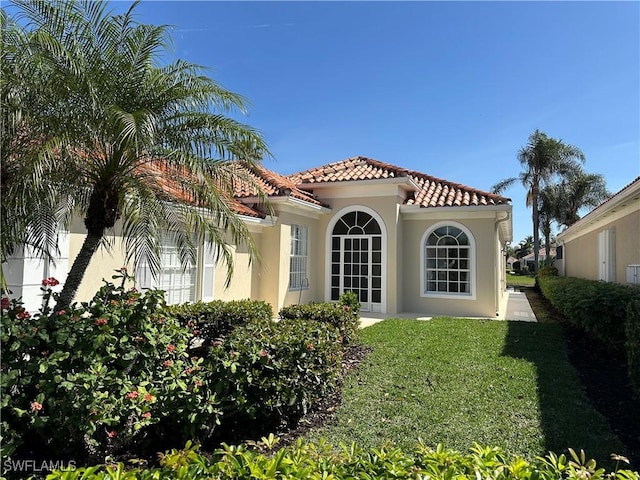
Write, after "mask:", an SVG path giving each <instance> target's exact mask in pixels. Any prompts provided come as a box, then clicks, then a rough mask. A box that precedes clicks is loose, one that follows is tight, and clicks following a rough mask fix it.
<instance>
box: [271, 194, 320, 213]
mask: <svg viewBox="0 0 640 480" xmlns="http://www.w3.org/2000/svg"><path fill="white" fill-rule="evenodd" d="M269 202H270V203H271V204H272V205H282V204H285V205H292V206H295V207H296V208H302V209H304V210H310V211H312V212H315V213H318V214H321V213H329V212H331V209H330V208H327V207H324V206H322V205H316V204H315V203H309V202H305V201H304V200H300V199H299V198H294V197H274V198H270V199H269Z"/></svg>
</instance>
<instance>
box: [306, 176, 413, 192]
mask: <svg viewBox="0 0 640 480" xmlns="http://www.w3.org/2000/svg"><path fill="white" fill-rule="evenodd" d="M354 185H363V186H366V185H400V186H408V187H409V188H407V190H415V191H417V190H419V187H418V185H416V183H415V182H414V181H413V180H412V179H411V177H409V176H407V177H389V178H373V179H371V180H346V181H335V182H318V183H301V184H299V185H298V188H299V189H301V190H318V189H323V188H336V187H353V186H354Z"/></svg>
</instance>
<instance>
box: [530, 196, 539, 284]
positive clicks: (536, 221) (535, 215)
mask: <svg viewBox="0 0 640 480" xmlns="http://www.w3.org/2000/svg"><path fill="white" fill-rule="evenodd" d="M532 207H533V262H534V264H533V273H538V257H539V256H540V252H539V250H540V213H539V212H538V192H537V191H534V192H533V194H532Z"/></svg>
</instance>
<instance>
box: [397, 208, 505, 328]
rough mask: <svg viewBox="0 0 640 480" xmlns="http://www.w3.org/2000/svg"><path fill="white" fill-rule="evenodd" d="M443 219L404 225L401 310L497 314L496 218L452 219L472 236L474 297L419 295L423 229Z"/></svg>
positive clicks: (472, 315) (474, 314)
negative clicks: (402, 305) (473, 247)
mask: <svg viewBox="0 0 640 480" xmlns="http://www.w3.org/2000/svg"><path fill="white" fill-rule="evenodd" d="M442 221H446V220H443V219H442V218H435V219H431V220H429V219H421V220H405V221H404V222H403V224H404V228H403V229H404V242H403V250H404V259H403V264H402V265H403V267H402V271H403V276H404V278H405V284H404V295H403V301H404V310H405V311H407V312H414V313H422V314H425V315H451V316H471V317H487V318H493V317H495V315H496V307H497V305H496V292H495V288H496V284H497V283H498V281H499V280H498V277H497V275H496V272H497V268H496V262H498V263H497V265H500V263H499V262H500V261H499V259H496V256H495V252H496V242H497V238H496V234H495V220H494V219H492V218H486V219H484V218H483V219H479V220H478V219H469V218H456V219H455V220H452V222H455V223H458V224H461V225H463V226H464V227H466V228H467V229H468V230H470V231H471V233H472V234H473V236H474V240H475V245H476V252H475V268H474V274H475V289H476V295H475V299H464V298H463V297H455V298H451V299H449V298H434V297H422V296H421V291H420V289H421V283H420V276H421V270H422V268H423V265H422V264H421V262H420V258H421V241H422V237H423V235H424V234H425V232H426V231H427V230H428V229H429V228H431V227H432V226H433V225H435V224H436V223H440V222H442Z"/></svg>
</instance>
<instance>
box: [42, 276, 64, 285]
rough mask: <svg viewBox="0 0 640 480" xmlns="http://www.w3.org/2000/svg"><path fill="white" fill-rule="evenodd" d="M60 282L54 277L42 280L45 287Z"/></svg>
mask: <svg viewBox="0 0 640 480" xmlns="http://www.w3.org/2000/svg"><path fill="white" fill-rule="evenodd" d="M59 284H60V282H59V281H58V280H56V279H55V278H53V277H49V278H45V279H44V280H42V286H43V287H55V286H56V285H59Z"/></svg>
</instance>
